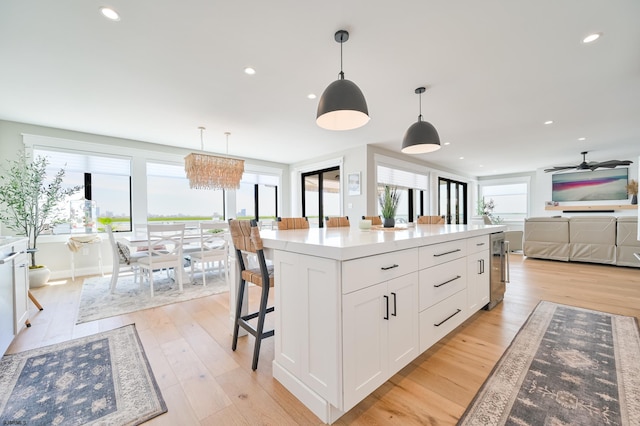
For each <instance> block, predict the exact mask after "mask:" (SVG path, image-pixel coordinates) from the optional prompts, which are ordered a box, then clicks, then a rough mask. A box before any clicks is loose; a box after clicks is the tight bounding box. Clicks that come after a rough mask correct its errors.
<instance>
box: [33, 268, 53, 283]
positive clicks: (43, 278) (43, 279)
mask: <svg viewBox="0 0 640 426" xmlns="http://www.w3.org/2000/svg"><path fill="white" fill-rule="evenodd" d="M50 276H51V270H49V268H47V267H44V268H34V269H29V288H36V287H42V286H43V285H46V284H47V283H48V282H49V277H50Z"/></svg>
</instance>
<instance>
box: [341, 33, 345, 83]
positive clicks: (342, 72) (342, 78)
mask: <svg viewBox="0 0 640 426" xmlns="http://www.w3.org/2000/svg"><path fill="white" fill-rule="evenodd" d="M342 38H343V37H342V36H340V80H344V71H342V45H343V44H344V41H343V40H342Z"/></svg>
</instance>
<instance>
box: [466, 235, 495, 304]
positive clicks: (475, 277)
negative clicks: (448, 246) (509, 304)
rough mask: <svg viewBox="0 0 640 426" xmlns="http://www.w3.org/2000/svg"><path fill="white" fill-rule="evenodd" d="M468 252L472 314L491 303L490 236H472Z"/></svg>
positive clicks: (468, 285) (468, 244)
mask: <svg viewBox="0 0 640 426" xmlns="http://www.w3.org/2000/svg"><path fill="white" fill-rule="evenodd" d="M467 253H468V257H467V303H468V308H469V310H468V312H469V315H472V314H473V313H474V312H476V311H478V310H479V309H482V307H484V306H485V305H486V304H487V303H489V295H490V284H489V280H490V276H491V274H490V272H491V271H490V266H491V264H490V263H489V260H490V259H489V236H481V237H475V238H470V239H469V240H468V241H467Z"/></svg>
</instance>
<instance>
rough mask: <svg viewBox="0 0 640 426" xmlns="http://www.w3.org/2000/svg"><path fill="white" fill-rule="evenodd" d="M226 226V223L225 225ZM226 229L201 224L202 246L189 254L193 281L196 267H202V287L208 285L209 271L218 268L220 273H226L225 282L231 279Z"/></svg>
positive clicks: (216, 225)
mask: <svg viewBox="0 0 640 426" xmlns="http://www.w3.org/2000/svg"><path fill="white" fill-rule="evenodd" d="M224 225H226V223H225V224H224ZM225 230H226V229H224V228H223V227H222V226H221V225H220V224H218V223H207V222H202V223H200V246H199V247H198V250H193V251H191V252H190V253H189V255H190V258H191V281H193V277H194V273H195V271H196V269H197V268H196V266H197V265H200V272H202V285H203V286H206V285H207V280H206V276H207V271H208V270H213V267H214V266H216V265H217V266H216V267H217V270H218V273H221V272H224V277H225V281H226V280H228V279H229V244H228V242H227V240H226V236H227V235H228V234H227V233H225V232H224V231H225Z"/></svg>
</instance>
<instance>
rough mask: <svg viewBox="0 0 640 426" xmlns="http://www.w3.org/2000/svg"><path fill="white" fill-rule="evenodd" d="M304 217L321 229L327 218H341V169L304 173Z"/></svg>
mask: <svg viewBox="0 0 640 426" xmlns="http://www.w3.org/2000/svg"><path fill="white" fill-rule="evenodd" d="M302 215H303V216H305V217H306V218H307V219H308V220H309V226H311V227H320V228H322V227H324V218H325V217H327V216H341V214H340V167H330V168H327V169H322V170H315V171H312V172H307V173H302Z"/></svg>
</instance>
